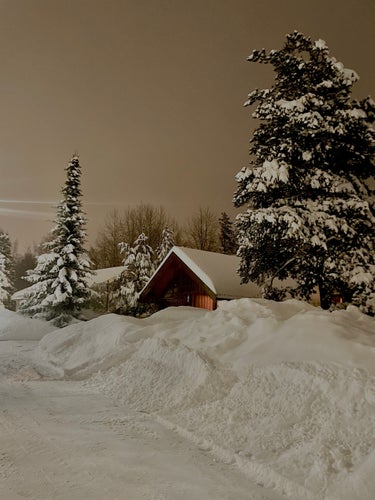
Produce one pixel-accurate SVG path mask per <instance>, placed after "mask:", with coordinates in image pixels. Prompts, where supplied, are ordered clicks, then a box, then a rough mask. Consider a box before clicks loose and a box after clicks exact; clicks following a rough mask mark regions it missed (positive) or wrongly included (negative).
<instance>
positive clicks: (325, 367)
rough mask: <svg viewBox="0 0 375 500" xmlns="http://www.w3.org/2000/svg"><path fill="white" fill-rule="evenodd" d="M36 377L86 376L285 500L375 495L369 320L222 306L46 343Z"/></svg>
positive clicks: (102, 325)
mask: <svg viewBox="0 0 375 500" xmlns="http://www.w3.org/2000/svg"><path fill="white" fill-rule="evenodd" d="M36 363H37V365H38V367H39V368H38V369H39V371H40V372H41V373H43V374H50V375H53V376H55V377H60V378H62V377H68V378H69V377H71V378H85V377H86V378H88V377H90V376H91V379H90V380H88V381H87V382H86V383H87V384H89V385H91V386H95V387H97V388H99V389H101V390H103V391H104V392H106V393H107V394H109V395H111V396H112V397H113V398H115V399H116V400H117V401H119V402H121V403H124V404H126V405H129V406H131V407H132V408H134V409H136V410H138V411H143V412H149V413H153V414H154V415H155V416H156V417H157V418H158V419H159V420H160V421H162V422H163V423H164V424H165V425H167V426H169V427H171V428H173V429H175V430H176V431H178V432H180V433H182V434H183V435H185V436H187V437H189V438H190V439H192V440H193V441H194V442H195V443H197V444H198V445H199V446H200V447H202V448H203V449H206V450H211V451H212V452H213V453H214V454H216V455H217V456H219V457H220V458H221V459H222V460H224V461H226V462H229V463H235V464H237V465H238V466H239V467H240V468H241V469H242V470H243V471H244V472H245V473H246V474H248V475H249V476H251V477H252V478H253V479H255V480H256V481H257V482H260V483H263V484H265V485H267V486H269V487H274V488H276V489H277V490H278V491H279V492H281V493H285V494H286V496H287V497H288V498H292V499H294V498H295V499H302V498H314V499H315V498H337V499H340V500H341V499H345V498H348V499H349V498H350V499H356V498H357V499H361V500H364V499H367V498H368V499H370V498H372V497H373V493H374V491H375V479H374V474H373V470H374V467H375V452H374V444H375V443H374V434H375V433H374V430H375V422H374V420H375V418H374V413H375V411H374V410H375V378H374V375H375V320H374V318H370V317H368V316H365V315H363V314H362V313H360V312H359V311H358V310H357V309H356V308H349V309H348V310H346V311H337V312H335V313H328V312H325V311H322V310H321V309H318V308H314V307H312V306H310V305H308V304H305V303H303V302H299V301H296V300H290V301H286V302H283V303H275V302H272V301H266V300H262V299H254V300H250V299H241V300H237V301H232V302H223V303H221V304H220V307H219V308H218V309H217V310H216V311H213V312H208V311H204V310H199V309H191V308H171V309H167V310H164V311H161V312H159V313H157V314H155V315H154V316H152V317H150V318H147V319H144V320H137V319H134V318H128V317H119V316H116V315H108V316H103V317H101V318H98V319H95V320H92V321H90V322H87V323H82V324H78V325H72V326H70V327H67V328H65V329H63V330H59V331H58V332H57V333H50V334H48V335H46V336H45V337H44V338H43V339H42V341H41V342H40V343H39V347H38V349H37V351H36Z"/></svg>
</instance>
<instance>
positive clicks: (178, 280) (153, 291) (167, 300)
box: [140, 253, 217, 310]
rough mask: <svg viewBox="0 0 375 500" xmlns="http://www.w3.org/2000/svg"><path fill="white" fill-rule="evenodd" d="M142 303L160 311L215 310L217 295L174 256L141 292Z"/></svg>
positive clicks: (171, 255)
mask: <svg viewBox="0 0 375 500" xmlns="http://www.w3.org/2000/svg"><path fill="white" fill-rule="evenodd" d="M140 300H141V301H142V302H151V303H155V304H157V305H158V306H159V307H160V308H165V307H171V306H182V305H183V306H193V307H201V308H204V309H209V310H213V309H216V305H217V299H216V294H215V293H214V292H213V291H212V290H211V289H210V288H209V287H207V285H206V284H205V283H203V281H202V280H201V279H200V278H199V277H198V276H197V275H196V274H195V273H194V272H193V271H192V270H191V269H190V268H189V267H188V266H187V265H186V264H185V263H184V262H183V261H182V260H181V259H180V258H179V257H178V256H177V255H176V254H174V253H171V254H170V255H169V256H168V257H167V259H166V260H165V261H164V263H163V264H162V266H161V267H160V268H159V269H158V270H157V271H156V272H155V274H154V275H153V277H152V278H151V280H150V281H149V282H148V284H147V285H146V287H145V288H144V289H143V290H142V293H141V296H140Z"/></svg>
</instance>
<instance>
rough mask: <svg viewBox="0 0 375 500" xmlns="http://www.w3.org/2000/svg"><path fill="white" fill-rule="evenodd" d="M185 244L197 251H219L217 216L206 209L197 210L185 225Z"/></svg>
mask: <svg viewBox="0 0 375 500" xmlns="http://www.w3.org/2000/svg"><path fill="white" fill-rule="evenodd" d="M186 234H187V238H188V241H187V243H188V244H189V245H190V246H192V247H193V248H198V249H199V250H208V251H211V252H217V251H218V250H219V223H218V218H217V216H216V215H215V214H214V213H213V212H211V210H210V209H209V208H208V207H207V208H202V207H200V208H199V211H198V213H197V214H195V215H193V216H192V217H191V219H190V220H189V222H188V224H187V229H186Z"/></svg>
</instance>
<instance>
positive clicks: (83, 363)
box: [34, 314, 140, 379]
mask: <svg viewBox="0 0 375 500" xmlns="http://www.w3.org/2000/svg"><path fill="white" fill-rule="evenodd" d="M139 321H140V320H137V319H134V318H126V317H122V316H117V315H115V314H108V315H105V316H101V317H99V318H96V319H93V320H91V321H87V322H81V323H78V324H73V325H69V326H67V327H65V328H63V329H61V330H58V331H56V332H52V333H50V334H49V335H46V336H45V337H44V338H43V339H42V340H41V341H40V343H39V345H38V347H37V349H36V350H35V353H34V360H35V364H36V365H37V366H38V370H39V372H40V373H41V375H43V376H48V377H54V378H73V379H84V378H87V377H89V376H91V375H92V374H93V373H95V372H97V371H99V370H103V369H108V368H110V367H111V366H113V365H115V364H117V363H120V362H122V361H124V360H125V359H126V358H128V357H129V355H130V354H132V353H133V351H134V347H133V345H132V343H133V342H134V340H137V338H134V337H132V334H133V333H134V332H137V331H138V328H137V323H138V322H139Z"/></svg>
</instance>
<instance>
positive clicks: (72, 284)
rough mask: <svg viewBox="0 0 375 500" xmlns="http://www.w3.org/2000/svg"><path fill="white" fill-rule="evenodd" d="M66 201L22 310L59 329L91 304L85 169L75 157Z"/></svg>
mask: <svg viewBox="0 0 375 500" xmlns="http://www.w3.org/2000/svg"><path fill="white" fill-rule="evenodd" d="M65 170H66V182H65V184H64V187H63V189H62V194H63V200H62V201H61V202H60V203H59V205H58V207H57V218H56V221H55V222H56V225H55V227H54V229H53V230H52V236H53V239H52V241H49V242H47V243H45V245H44V250H45V251H46V252H45V253H44V254H42V255H41V256H39V257H38V260H37V266H36V268H35V269H34V271H32V272H30V273H29V276H28V279H29V281H31V282H32V283H34V284H33V286H32V288H31V292H30V294H29V295H28V297H27V299H26V300H25V302H24V304H23V305H22V308H21V310H22V311H23V312H24V313H26V314H29V315H31V316H33V315H35V314H37V313H39V314H41V315H43V316H44V317H46V319H48V320H53V322H54V324H55V325H56V326H60V327H61V326H65V325H66V324H68V323H69V321H70V320H71V319H72V317H77V316H78V315H79V313H80V311H81V309H82V308H83V307H84V306H85V305H86V304H87V302H88V299H89V296H90V291H89V289H88V286H87V280H88V279H89V277H90V275H91V272H90V263H89V259H88V257H87V256H86V252H85V249H84V242H85V237H86V233H85V230H84V226H85V222H86V221H85V217H84V214H83V212H82V204H81V196H82V192H81V187H80V184H81V167H80V164H79V159H78V156H77V155H74V156H73V158H72V159H71V161H70V162H69V164H68V166H67V167H66V169H65Z"/></svg>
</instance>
